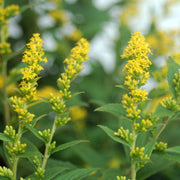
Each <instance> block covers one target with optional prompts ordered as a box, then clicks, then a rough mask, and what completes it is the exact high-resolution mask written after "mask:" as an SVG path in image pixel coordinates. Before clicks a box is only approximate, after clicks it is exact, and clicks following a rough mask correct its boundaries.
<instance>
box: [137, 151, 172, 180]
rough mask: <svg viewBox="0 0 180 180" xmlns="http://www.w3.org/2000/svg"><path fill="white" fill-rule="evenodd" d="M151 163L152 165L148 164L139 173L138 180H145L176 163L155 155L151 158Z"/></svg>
mask: <svg viewBox="0 0 180 180" xmlns="http://www.w3.org/2000/svg"><path fill="white" fill-rule="evenodd" d="M151 161H152V163H148V164H146V165H145V166H144V167H143V168H141V169H140V170H139V171H138V172H137V180H145V179H147V178H148V177H150V176H152V175H153V174H156V173H157V172H159V171H162V170H163V169H165V168H167V167H169V166H171V165H172V164H174V162H172V161H169V160H167V159H164V158H163V157H162V156H160V155H158V154H154V153H153V154H152V156H151Z"/></svg>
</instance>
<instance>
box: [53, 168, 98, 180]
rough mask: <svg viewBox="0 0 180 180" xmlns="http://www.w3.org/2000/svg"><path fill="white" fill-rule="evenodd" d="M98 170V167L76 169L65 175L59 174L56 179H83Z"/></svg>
mask: <svg viewBox="0 0 180 180" xmlns="http://www.w3.org/2000/svg"><path fill="white" fill-rule="evenodd" d="M97 170H98V169H97V168H84V169H75V170H72V171H70V172H67V173H65V174H63V175H59V176H57V177H56V178H54V180H81V179H83V178H85V177H87V176H88V175H89V174H90V173H92V172H95V171H97Z"/></svg>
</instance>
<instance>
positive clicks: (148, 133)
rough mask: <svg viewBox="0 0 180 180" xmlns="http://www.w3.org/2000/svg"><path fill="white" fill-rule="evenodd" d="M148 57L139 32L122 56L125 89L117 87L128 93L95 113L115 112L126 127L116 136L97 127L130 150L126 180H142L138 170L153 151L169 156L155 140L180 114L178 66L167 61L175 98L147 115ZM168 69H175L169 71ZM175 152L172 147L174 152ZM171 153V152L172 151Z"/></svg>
mask: <svg viewBox="0 0 180 180" xmlns="http://www.w3.org/2000/svg"><path fill="white" fill-rule="evenodd" d="M150 54H151V50H150V47H149V44H148V43H147V42H146V40H145V37H144V36H143V35H142V34H141V33H140V31H138V32H135V33H134V34H132V36H131V39H130V41H129V42H128V46H127V47H126V48H125V49H124V52H123V55H121V57H122V58H126V59H127V63H126V64H125V65H124V68H123V71H125V80H124V86H120V88H125V87H127V93H125V94H123V96H122V101H121V104H109V105H105V106H102V107H100V108H98V109H97V110H98V111H107V112H110V113H114V111H115V110H116V113H117V114H118V112H119V117H120V121H121V124H124V126H125V127H123V126H121V127H120V128H119V129H118V130H117V132H113V130H111V129H110V128H108V127H106V126H102V125H99V127H100V128H102V129H103V130H104V131H105V132H106V133H107V135H109V136H110V137H111V138H112V139H113V140H115V141H117V142H119V143H122V144H123V145H124V146H127V147H128V148H129V150H128V152H129V157H130V164H131V171H130V175H129V178H131V179H132V180H136V179H139V178H140V179H142V177H141V176H138V172H141V169H142V168H143V167H146V166H145V165H146V164H148V163H152V162H151V160H150V159H151V155H152V151H153V150H154V151H167V152H168V149H167V143H164V142H158V137H159V135H160V134H161V132H162V131H163V130H164V128H165V127H166V125H167V123H168V121H170V120H172V119H174V118H175V116H177V115H178V114H179V110H180V109H179V103H178V101H177V100H178V95H177V87H178V83H176V82H177V81H176V79H177V73H174V72H175V71H177V70H178V68H179V65H178V64H176V63H175V62H174V61H173V60H172V59H171V58H170V59H169V64H170V67H169V70H168V74H169V78H171V79H168V81H169V86H170V87H171V89H172V94H173V95H174V97H167V98H164V99H163V101H162V102H161V103H160V104H159V105H158V106H157V108H156V110H155V113H154V114H152V113H149V112H146V106H147V105H148V102H147V101H151V99H149V98H148V92H146V90H145V89H144V88H145V87H144V85H145V84H146V83H147V79H148V78H149V76H150V73H149V71H148V69H149V68H150V66H151V64H152V63H151V61H150V60H149V57H148V56H149V55H150ZM171 66H174V67H173V68H171ZM175 66H177V68H175ZM175 69H176V70H175ZM172 71H173V72H172ZM173 73H174V74H173ZM171 81H172V82H171ZM171 85H172V86H171ZM145 102H146V103H145ZM111 110H112V111H111ZM124 121H125V122H124ZM142 134H143V136H145V137H146V138H147V139H146V141H145V142H143V141H144V137H143V136H142ZM176 148H177V147H174V149H176ZM125 149H126V148H125ZM170 149H171V150H173V148H170ZM139 174H141V173H139ZM127 178H128V176H127V177H125V176H117V180H124V179H127Z"/></svg>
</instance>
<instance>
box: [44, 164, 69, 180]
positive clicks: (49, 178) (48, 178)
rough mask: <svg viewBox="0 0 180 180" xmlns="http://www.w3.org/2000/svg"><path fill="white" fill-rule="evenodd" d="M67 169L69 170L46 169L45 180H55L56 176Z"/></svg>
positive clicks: (62, 168)
mask: <svg viewBox="0 0 180 180" xmlns="http://www.w3.org/2000/svg"><path fill="white" fill-rule="evenodd" d="M67 169H68V168H64V167H54V168H49V169H46V171H45V177H44V178H43V180H53V178H54V177H55V176H57V175H58V174H60V173H62V172H63V171H65V170H67Z"/></svg>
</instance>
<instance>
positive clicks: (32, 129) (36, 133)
mask: <svg viewBox="0 0 180 180" xmlns="http://www.w3.org/2000/svg"><path fill="white" fill-rule="evenodd" d="M24 125H25V126H26V127H27V128H28V129H29V130H30V131H31V132H32V133H33V134H34V135H35V136H36V137H37V138H38V139H40V140H42V141H43V142H45V143H46V140H45V139H44V138H43V137H42V136H41V135H40V134H39V132H38V130H36V129H35V128H33V127H32V126H30V125H29V124H24Z"/></svg>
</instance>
